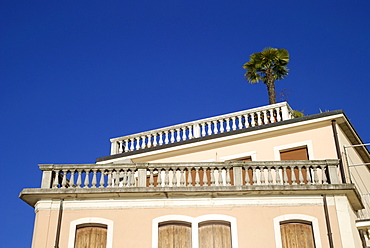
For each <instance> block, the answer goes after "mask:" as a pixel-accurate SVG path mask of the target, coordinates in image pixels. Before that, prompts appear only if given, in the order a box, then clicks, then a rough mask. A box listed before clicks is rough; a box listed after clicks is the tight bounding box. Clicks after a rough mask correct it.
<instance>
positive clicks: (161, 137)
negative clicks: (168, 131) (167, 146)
mask: <svg viewBox="0 0 370 248" xmlns="http://www.w3.org/2000/svg"><path fill="white" fill-rule="evenodd" d="M159 145H160V146H161V145H163V132H160V133H159Z"/></svg>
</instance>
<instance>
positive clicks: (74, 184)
mask: <svg viewBox="0 0 370 248" xmlns="http://www.w3.org/2000/svg"><path fill="white" fill-rule="evenodd" d="M337 164H338V160H309V161H273V162H262V161H245V162H244V161H243V162H240V161H235V162H213V163H172V164H171V163H137V164H107V165H100V164H90V165H40V169H41V170H43V173H44V174H43V182H42V187H43V188H62V189H63V188H110V187H113V188H114V187H129V188H133V187H149V188H161V187H228V186H246V187H253V186H257V185H259V186H264V185H284V186H290V185H309V184H312V185H315V184H329V183H331V184H335V183H338V178H337Z"/></svg>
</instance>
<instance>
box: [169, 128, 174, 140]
mask: <svg viewBox="0 0 370 248" xmlns="http://www.w3.org/2000/svg"><path fill="white" fill-rule="evenodd" d="M170 133H171V143H173V142H175V130H173V129H171V130H170Z"/></svg>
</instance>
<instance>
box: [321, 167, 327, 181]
mask: <svg viewBox="0 0 370 248" xmlns="http://www.w3.org/2000/svg"><path fill="white" fill-rule="evenodd" d="M321 171H322V183H323V184H328V178H327V177H326V168H321Z"/></svg>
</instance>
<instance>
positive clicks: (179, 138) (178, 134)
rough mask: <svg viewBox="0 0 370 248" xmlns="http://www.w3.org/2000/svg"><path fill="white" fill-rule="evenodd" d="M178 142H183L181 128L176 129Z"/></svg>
mask: <svg viewBox="0 0 370 248" xmlns="http://www.w3.org/2000/svg"><path fill="white" fill-rule="evenodd" d="M176 141H177V142H179V141H181V136H180V128H177V129H176Z"/></svg>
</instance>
